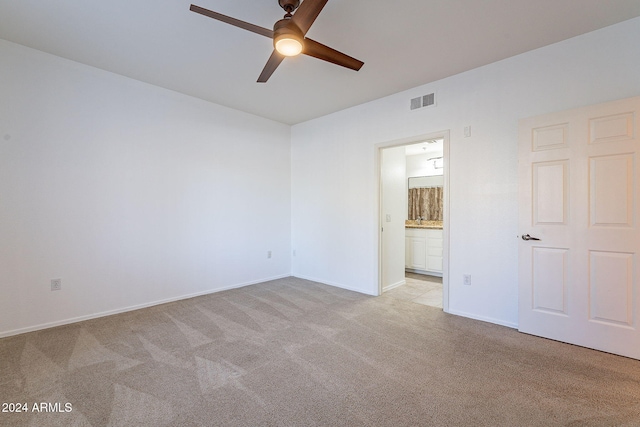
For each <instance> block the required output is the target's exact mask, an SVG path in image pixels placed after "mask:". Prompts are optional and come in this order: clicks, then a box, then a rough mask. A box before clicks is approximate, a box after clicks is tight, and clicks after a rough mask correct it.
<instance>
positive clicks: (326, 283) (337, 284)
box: [292, 274, 378, 297]
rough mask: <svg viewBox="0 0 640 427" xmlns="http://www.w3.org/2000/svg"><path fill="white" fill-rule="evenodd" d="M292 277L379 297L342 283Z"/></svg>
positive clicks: (376, 293) (374, 293) (305, 277)
mask: <svg viewBox="0 0 640 427" xmlns="http://www.w3.org/2000/svg"><path fill="white" fill-rule="evenodd" d="M292 276H293V277H297V278H298V279H304V280H310V281H312V282H318V283H322V284H323V285H328V286H333V287H334V288H340V289H345V290H347V291H353V292H358V293H360V294H365V295H371V296H374V297H377V296H378V292H371V291H365V290H364V289H360V288H354V287H351V286H346V285H343V284H340V283H335V282H329V281H327V280H323V279H317V278H314V277H309V276H300V275H298V274H292ZM376 288H377V286H376Z"/></svg>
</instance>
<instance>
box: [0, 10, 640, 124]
mask: <svg viewBox="0 0 640 427" xmlns="http://www.w3.org/2000/svg"><path fill="white" fill-rule="evenodd" d="M193 2H195V4H197V5H199V6H202V7H205V8H207V9H211V10H215V11H217V12H220V13H223V14H225V15H230V16H233V17H235V18H238V19H241V20H244V21H248V22H251V23H253V24H256V25H260V26H263V27H267V28H272V26H273V24H274V23H275V21H277V20H278V19H280V18H282V16H283V14H284V12H283V10H282V9H281V8H280V7H279V6H278V3H277V0H242V1H240V0H193ZM190 4H191V1H190V0H109V1H101V2H98V1H87V0H5V1H0V38H3V39H5V40H9V41H12V42H15V43H19V44H22V45H25V46H29V47H32V48H35V49H39V50H42V51H45V52H49V53H52V54H54V55H58V56H61V57H64V58H68V59H71V60H74V61H78V62H81V63H84V64H88V65H91V66H94V67H98V68H102V69H104V70H108V71H112V72H114V73H117V74H121V75H124V76H127V77H131V78H134V79H137V80H141V81H144V82H148V83H151V84H154V85H157V86H161V87H164V88H167V89H172V90H175V91H178V92H182V93H185V94H187V95H192V96H195V97H198V98H202V99H205V100H208V101H211V102H214V103H217V104H221V105H225V106H228V107H231V108H235V109H238V110H242V111H246V112H249V113H253V114H257V115H259V116H263V117H266V118H270V119H273V120H277V121H279V122H282V123H287V124H295V123H299V122H302V121H306V120H309V119H312V118H315V117H319V116H323V115H326V114H329V113H332V112H335V111H338V110H341V109H344V108H347V107H350V106H354V105H358V104H361V103H364V102H367V101H371V100H374V99H377V98H381V97H383V96H386V95H390V94H393V93H396V92H400V91H403V90H407V89H410V88H413V87H416V86H420V85H422V84H426V83H429V82H432V81H435V80H439V79H442V78H444V77H448V76H451V75H454V74H457V73H460V72H463V71H466V70H470V69H473V68H476V67H479V66H482V65H486V64H489V63H491V62H495V61H497V60H500V59H504V58H507V57H510V56H513V55H517V54H519V53H523V52H526V51H529V50H532V49H535V48H538V47H542V46H545V45H548V44H551V43H554V42H557V41H560V40H564V39H567V38H570V37H573V36H576V35H579V34H583V33H586V32H589V31H593V30H596V29H599V28H602V27H605V26H608V25H612V24H615V23H618V22H621V21H624V20H627V19H631V18H634V17H637V16H640V1H638V0H607V1H603V0H405V1H402V2H397V1H383V0H330V1H329V2H328V3H327V5H326V6H325V8H324V10H323V11H322V13H321V14H320V16H319V17H318V19H317V20H316V22H315V23H314V25H313V26H312V27H311V30H310V31H309V33H308V36H309V37H311V38H313V39H315V40H316V41H319V42H321V43H323V44H326V45H328V46H331V47H333V48H335V49H337V50H340V51H342V52H344V53H347V54H348V55H351V56H354V57H356V58H357V59H360V60H362V61H364V62H365V65H364V67H363V68H362V69H361V70H360V71H359V72H355V71H352V70H348V69H345V68H342V67H338V66H336V65H332V64H329V63H325V62H323V61H320V60H317V59H315V58H311V57H306V56H300V57H296V58H288V59H286V60H285V61H284V63H283V64H282V65H281V66H280V67H279V68H278V70H276V72H275V73H274V75H273V76H272V77H271V79H270V80H269V81H268V82H267V83H266V84H259V83H256V79H257V78H258V75H259V74H260V71H261V70H262V68H263V66H264V64H265V63H266V61H267V59H268V58H269V55H270V54H271V50H272V44H271V40H269V39H268V38H266V37H263V36H260V35H257V34H254V33H250V32H248V31H245V30H241V29H239V28H236V27H233V26H230V25H228V24H224V23H222V22H219V21H215V20H213V19H210V18H207V17H204V16H202V15H198V14H196V13H193V12H190V11H189V5H190ZM418 95H421V94H417V95H416V96H418ZM408 102H409V100H407V103H408ZM407 105H408V104H407Z"/></svg>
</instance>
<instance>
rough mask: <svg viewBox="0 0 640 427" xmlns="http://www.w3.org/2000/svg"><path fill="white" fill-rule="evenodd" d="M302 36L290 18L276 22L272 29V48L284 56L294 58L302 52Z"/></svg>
mask: <svg viewBox="0 0 640 427" xmlns="http://www.w3.org/2000/svg"><path fill="white" fill-rule="evenodd" d="M303 40H304V34H302V31H300V28H298V26H297V25H296V24H294V23H293V22H291V18H284V19H281V20H279V21H278V22H276V25H275V26H274V27H273V47H275V49H276V50H277V51H278V52H280V53H281V54H282V55H284V56H296V55H299V54H300V53H301V52H302V48H303V46H304V41H303Z"/></svg>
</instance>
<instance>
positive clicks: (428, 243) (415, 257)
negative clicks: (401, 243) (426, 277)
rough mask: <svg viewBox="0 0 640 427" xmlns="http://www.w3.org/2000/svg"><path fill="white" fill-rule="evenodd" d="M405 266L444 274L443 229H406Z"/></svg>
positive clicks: (421, 271)
mask: <svg viewBox="0 0 640 427" xmlns="http://www.w3.org/2000/svg"><path fill="white" fill-rule="evenodd" d="M405 268H407V269H409V270H415V271H416V272H418V273H427V274H433V275H437V276H440V275H442V229H430V228H406V229H405Z"/></svg>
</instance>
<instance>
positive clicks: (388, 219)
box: [387, 214, 391, 222]
mask: <svg viewBox="0 0 640 427" xmlns="http://www.w3.org/2000/svg"><path fill="white" fill-rule="evenodd" d="M387 222H391V215H389V214H387Z"/></svg>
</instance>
